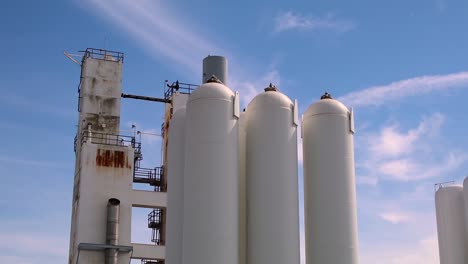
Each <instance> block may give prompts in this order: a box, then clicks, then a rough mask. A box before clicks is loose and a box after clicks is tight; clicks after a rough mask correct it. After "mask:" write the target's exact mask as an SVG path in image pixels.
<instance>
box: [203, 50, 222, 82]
mask: <svg viewBox="0 0 468 264" xmlns="http://www.w3.org/2000/svg"><path fill="white" fill-rule="evenodd" d="M227 67H228V66H227V59H226V58H225V57H223V56H211V55H209V56H208V57H206V58H205V59H203V76H202V83H206V81H207V80H208V79H210V78H211V77H212V76H213V75H214V76H216V78H218V79H219V80H220V81H221V82H222V83H223V84H225V85H227V78H228V75H227Z"/></svg>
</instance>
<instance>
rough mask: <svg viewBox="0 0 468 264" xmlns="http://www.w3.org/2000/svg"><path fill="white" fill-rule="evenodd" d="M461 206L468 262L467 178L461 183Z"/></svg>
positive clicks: (467, 259)
mask: <svg viewBox="0 0 468 264" xmlns="http://www.w3.org/2000/svg"><path fill="white" fill-rule="evenodd" d="M463 198H464V199H463V204H464V206H465V207H464V217H465V218H464V220H465V261H466V262H468V176H467V177H466V178H465V180H464V181H463Z"/></svg>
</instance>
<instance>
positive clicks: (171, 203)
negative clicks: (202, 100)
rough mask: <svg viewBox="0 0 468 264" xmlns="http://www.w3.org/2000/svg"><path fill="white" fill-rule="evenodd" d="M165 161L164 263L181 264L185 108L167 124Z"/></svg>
mask: <svg viewBox="0 0 468 264" xmlns="http://www.w3.org/2000/svg"><path fill="white" fill-rule="evenodd" d="M169 124H170V125H169V134H168V140H169V143H168V158H167V168H166V172H167V173H166V175H167V216H166V223H167V224H166V263H167V264H182V227H183V219H184V212H183V211H184V203H183V202H184V159H185V148H184V146H185V107H184V108H180V109H179V110H177V111H176V112H175V113H174V114H173V116H172V118H171V122H170V123H169Z"/></svg>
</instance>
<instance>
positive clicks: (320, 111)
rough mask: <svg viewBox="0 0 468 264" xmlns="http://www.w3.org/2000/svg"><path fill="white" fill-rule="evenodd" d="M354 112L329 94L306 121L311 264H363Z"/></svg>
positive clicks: (308, 255) (306, 212)
mask: <svg viewBox="0 0 468 264" xmlns="http://www.w3.org/2000/svg"><path fill="white" fill-rule="evenodd" d="M353 122H354V121H353V115H352V111H349V110H348V108H346V106H344V105H343V104H342V103H340V102H339V101H337V100H334V99H332V97H331V96H330V95H329V94H328V93H325V95H323V96H322V97H321V100H320V101H318V102H316V103H314V104H312V105H311V106H310V107H309V108H308V109H307V111H306V112H305V113H304V115H303V121H302V128H303V130H302V137H303V166H304V218H305V219H304V220H305V242H306V245H305V246H306V247H305V248H306V261H307V262H306V263H308V264H331V263H333V264H358V263H359V260H358V238H357V215H356V214H357V213H356V190H355V175H354V174H355V172H354V149H353V148H354V147H353V133H354V124H353Z"/></svg>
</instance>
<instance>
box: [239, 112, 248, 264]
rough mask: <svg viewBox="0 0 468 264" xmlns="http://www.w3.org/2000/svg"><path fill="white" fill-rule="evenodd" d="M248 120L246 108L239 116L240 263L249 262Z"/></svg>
mask: <svg viewBox="0 0 468 264" xmlns="http://www.w3.org/2000/svg"><path fill="white" fill-rule="evenodd" d="M246 121H247V120H246V113H245V110H244V111H243V112H242V113H240V116H239V264H245V263H247V262H246V261H247V256H246V255H247V197H246V196H247V195H246V192H247V184H246V175H245V171H246V162H247V160H246V153H245V149H246V140H247V127H246V126H247V122H246Z"/></svg>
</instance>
